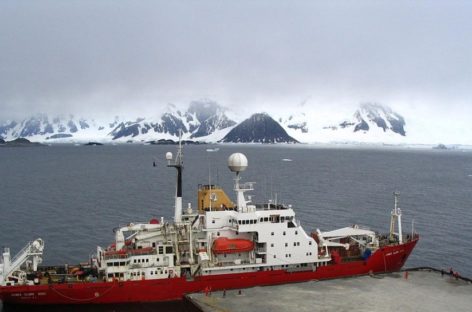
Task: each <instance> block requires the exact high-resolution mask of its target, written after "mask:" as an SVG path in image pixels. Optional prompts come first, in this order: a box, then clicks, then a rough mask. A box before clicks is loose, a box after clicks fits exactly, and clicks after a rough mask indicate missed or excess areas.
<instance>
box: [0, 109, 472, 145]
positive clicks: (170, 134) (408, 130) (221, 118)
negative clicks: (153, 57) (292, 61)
mask: <svg viewBox="0 0 472 312" xmlns="http://www.w3.org/2000/svg"><path fill="white" fill-rule="evenodd" d="M341 108H342V110H341ZM279 109H280V108H279ZM238 113H239V114H241V113H240V111H238ZM250 113H251V112H247V114H250ZM255 113H258V112H257V111H256V112H255ZM404 116H407V117H404ZM256 117H257V118H258V120H256V119H257V118H256ZM246 118H247V115H246V116H242V115H236V114H235V112H234V111H231V110H230V109H226V108H224V107H222V106H221V105H219V104H218V103H216V102H215V101H212V100H199V101H193V102H191V103H190V104H189V105H188V106H187V107H185V108H182V107H177V106H175V105H172V104H169V105H168V106H167V107H166V108H165V109H164V110H163V111H161V112H160V113H155V114H152V115H151V116H139V117H136V116H132V117H129V116H110V118H96V117H79V116H73V115H66V116H64V115H63V116H48V115H45V114H40V115H36V116H33V117H31V118H27V119H24V120H12V121H7V122H5V123H3V124H0V139H4V140H5V141H11V140H14V139H17V138H21V137H24V138H27V139H28V140H30V141H32V142H42V143H76V142H78V143H82V142H89V141H94V142H103V143H110V142H129V141H132V142H148V141H158V140H169V139H170V140H174V141H175V140H177V139H178V132H179V129H181V130H182V131H183V139H185V140H193V141H202V142H293V141H298V142H302V143H343V144H344V143H387V144H417V143H419V144H433V145H437V144H439V143H445V144H457V143H459V144H461V143H462V142H466V143H462V144H470V143H467V142H471V141H470V139H468V140H462V141H451V140H450V139H449V140H447V139H448V138H450V137H452V138H466V137H467V138H470V137H472V133H471V135H466V134H465V132H466V130H467V129H462V130H461V131H460V132H457V131H456V132H457V133H456V132H453V131H452V130H451V129H449V128H450V127H448V126H447V125H446V124H444V123H442V124H439V125H434V124H432V122H431V121H430V120H428V119H427V118H425V116H424V115H423V114H417V113H415V112H414V111H413V112H411V111H410V112H407V113H405V112H403V114H400V113H398V112H397V111H394V110H393V109H391V108H389V107H388V106H385V105H381V104H377V103H364V104H361V105H359V106H358V107H354V108H352V107H351V108H350V109H349V107H347V106H340V107H335V108H333V107H331V106H329V105H326V106H318V107H315V106H310V105H306V103H305V102H304V103H303V105H292V106H290V107H289V108H286V109H283V110H282V111H279V112H278V113H277V111H270V109H269V113H267V114H263V115H261V114H256V115H254V116H253V117H252V118H249V119H248V120H246ZM263 120H270V121H267V122H265V121H264V122H262V121H263ZM238 122H241V124H239V125H238ZM261 125H263V126H261ZM236 128H237V129H236ZM233 129H234V131H232V130H233ZM280 130H282V131H280ZM469 132H470V131H469ZM450 133H452V135H450ZM447 134H449V136H447ZM292 140H293V141H292Z"/></svg>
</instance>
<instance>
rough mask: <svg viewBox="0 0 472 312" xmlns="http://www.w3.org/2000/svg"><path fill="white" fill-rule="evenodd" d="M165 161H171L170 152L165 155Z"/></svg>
mask: <svg viewBox="0 0 472 312" xmlns="http://www.w3.org/2000/svg"><path fill="white" fill-rule="evenodd" d="M166 159H167V160H172V153H171V152H167V153H166Z"/></svg>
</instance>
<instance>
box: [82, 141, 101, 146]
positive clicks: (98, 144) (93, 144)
mask: <svg viewBox="0 0 472 312" xmlns="http://www.w3.org/2000/svg"><path fill="white" fill-rule="evenodd" d="M84 145H85V146H102V145H103V143H99V142H88V143H86V144H84Z"/></svg>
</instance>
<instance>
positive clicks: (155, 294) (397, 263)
mask: <svg viewBox="0 0 472 312" xmlns="http://www.w3.org/2000/svg"><path fill="white" fill-rule="evenodd" d="M417 241H418V240H417V239H415V240H412V241H410V242H408V243H405V244H402V245H393V246H388V247H384V248H381V249H379V250H377V252H375V253H374V254H373V255H372V256H371V257H370V258H369V259H368V260H366V261H352V262H346V263H339V264H329V265H327V266H321V267H318V268H317V269H316V271H314V272H313V271H304V272H287V271H285V270H274V271H259V272H251V273H241V274H224V275H209V276H200V277H196V278H195V279H194V280H193V281H187V280H186V279H185V278H184V277H181V278H171V279H160V280H142V281H126V282H96V283H75V284H54V285H39V286H8V287H0V299H1V300H2V301H3V302H4V303H6V304H110V303H130V302H158V301H170V300H181V299H182V298H183V296H184V295H185V294H188V293H194V292H200V291H203V290H205V289H206V288H211V289H212V290H223V289H239V288H248V287H254V286H268V285H277V284H285V283H294V282H303V281H309V280H319V279H332V278H340V277H349V276H355V275H364V274H368V273H370V272H372V273H382V272H393V271H398V270H400V269H401V267H402V266H403V265H404V263H405V261H406V260H407V258H408V256H409V255H410V253H411V251H412V250H413V248H414V247H415V245H416V243H417Z"/></svg>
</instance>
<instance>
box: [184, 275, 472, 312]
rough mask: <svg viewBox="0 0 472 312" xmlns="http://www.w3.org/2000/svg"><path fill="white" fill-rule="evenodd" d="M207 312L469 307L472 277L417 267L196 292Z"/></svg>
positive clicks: (394, 310)
mask: <svg viewBox="0 0 472 312" xmlns="http://www.w3.org/2000/svg"><path fill="white" fill-rule="evenodd" d="M187 299H188V300H189V301H191V302H192V303H193V304H195V305H196V306H197V307H199V308H200V309H201V310H202V311H204V312H216V311H232V312H238V311H244V312H252V311H257V312H264V311H268V312H269V311H270V312H279V311H280V312H282V311H297V312H305V311H307V312H308V311H310V312H311V311H350V312H355V311H392V312H397V311H470V307H471V306H472V283H471V281H470V280H468V279H460V278H459V279H456V278H454V277H452V276H450V275H449V274H446V273H445V274H441V273H440V272H439V271H433V270H418V271H416V270H415V271H408V273H406V271H405V272H398V273H390V274H380V275H375V276H372V277H371V276H362V277H353V278H346V279H336V280H328V281H319V282H317V281H312V282H305V283H296V284H288V285H280V286H267V287H254V288H250V289H242V290H241V294H240V293H239V290H231V291H226V292H225V293H223V292H222V291H218V292H213V293H211V294H208V295H207V294H204V293H198V294H191V295H188V296H187Z"/></svg>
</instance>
